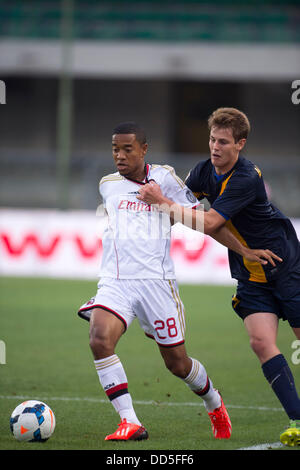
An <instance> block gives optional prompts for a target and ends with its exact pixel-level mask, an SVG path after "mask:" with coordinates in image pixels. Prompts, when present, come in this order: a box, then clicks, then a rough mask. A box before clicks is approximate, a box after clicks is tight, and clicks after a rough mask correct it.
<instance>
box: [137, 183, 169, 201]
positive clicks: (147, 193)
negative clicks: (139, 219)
mask: <svg viewBox="0 0 300 470" xmlns="http://www.w3.org/2000/svg"><path fill="white" fill-rule="evenodd" d="M139 193H140V195H139V196H137V199H139V200H140V201H143V202H146V203H147V204H162V203H163V194H162V192H161V189H160V187H159V185H158V184H157V183H155V182H154V181H150V182H149V183H147V184H144V185H143V186H142V187H141V188H140V189H139Z"/></svg>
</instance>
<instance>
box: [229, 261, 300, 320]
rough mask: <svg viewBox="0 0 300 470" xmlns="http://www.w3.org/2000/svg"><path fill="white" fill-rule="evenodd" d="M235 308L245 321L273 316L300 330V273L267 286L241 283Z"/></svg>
mask: <svg viewBox="0 0 300 470" xmlns="http://www.w3.org/2000/svg"><path fill="white" fill-rule="evenodd" d="M232 307H233V309H234V311H235V312H236V313H237V314H238V315H239V317H241V318H242V319H243V320H244V319H245V318H246V317H247V316H248V315H251V314H252V313H258V312H269V313H275V314H276V315H277V316H278V318H281V319H283V320H287V321H288V322H289V324H290V326H291V327H293V328H300V269H297V270H296V271H293V272H290V273H287V274H285V275H284V276H283V278H282V279H277V280H275V281H272V282H268V283H266V284H264V283H260V282H251V281H238V285H237V292H236V295H234V296H233V297H232Z"/></svg>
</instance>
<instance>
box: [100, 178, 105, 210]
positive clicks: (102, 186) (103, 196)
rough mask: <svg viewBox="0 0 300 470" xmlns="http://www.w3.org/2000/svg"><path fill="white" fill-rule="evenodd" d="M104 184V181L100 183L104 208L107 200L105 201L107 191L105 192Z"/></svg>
mask: <svg viewBox="0 0 300 470" xmlns="http://www.w3.org/2000/svg"><path fill="white" fill-rule="evenodd" d="M104 186H105V185H104V183H103V182H102V180H101V181H100V182H99V194H100V198H101V200H102V203H103V205H104V207H105V206H106V200H105V191H104Z"/></svg>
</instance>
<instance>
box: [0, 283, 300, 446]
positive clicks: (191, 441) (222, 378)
mask: <svg viewBox="0 0 300 470" xmlns="http://www.w3.org/2000/svg"><path fill="white" fill-rule="evenodd" d="M95 292H96V281H95V282H89V281H66V280H49V279H29V278H26V279H21V278H4V277H2V278H0V298H1V300H0V309H1V315H0V340H2V341H4V342H5V345H6V363H5V364H0V449H6V450H9V449H22V450H23V449H30V450H32V449H39V450H40V449H47V450H52V449H56V450H68V449H76V450H81V449H86V450H88V449H95V450H96V449H98V450H109V451H110V450H129V449H130V450H137V449H139V450H149V449H150V450H154V449H155V450H218V449H222V450H226V449H228V450H231V449H239V448H244V447H249V446H254V445H258V444H262V443H274V442H278V441H279V434H280V432H281V431H282V430H283V429H284V427H285V426H286V425H287V419H286V416H285V413H284V412H283V410H282V409H281V407H280V404H279V402H278V401H277V399H276V397H275V396H274V395H273V392H272V391H271V390H270V387H269V385H268V384H267V383H266V381H265V379H264V377H263V374H262V372H261V369H260V366H259V363H258V361H257V359H256V357H255V356H254V354H253V352H252V351H251V350H250V346H249V342H248V337H247V333H246V331H245V330H244V326H243V324H242V322H241V320H240V319H239V318H238V317H237V316H236V315H235V313H234V312H233V310H232V309H231V295H232V294H233V292H234V287H219V286H189V285H182V286H180V293H181V298H182V300H183V302H184V304H185V310H186V323H187V329H186V348H187V351H188V353H189V355H190V356H192V357H195V358H197V359H198V360H200V361H201V362H202V363H203V364H204V365H205V367H206V370H207V372H208V374H209V375H210V377H211V378H212V380H213V383H214V386H215V387H216V388H218V389H219V390H220V391H221V392H222V395H223V398H224V401H225V403H226V405H227V406H228V412H229V414H230V417H231V420H232V426H233V433H232V437H231V439H230V440H225V441H224V440H222V441H220V440H216V439H214V438H213V435H212V432H211V428H210V422H209V418H208V416H207V413H206V411H205V409H204V407H203V405H202V400H201V399H200V398H198V397H197V396H196V395H194V394H193V393H192V392H191V391H190V390H189V389H188V387H187V386H186V385H185V384H184V383H183V382H182V381H181V380H180V379H178V378H176V377H174V376H172V375H171V373H170V372H169V371H168V370H167V369H166V368H165V366H164V364H163V361H162V359H161V357H160V354H159V350H158V348H157V346H156V344H155V342H154V341H153V340H151V339H148V338H147V337H146V336H145V335H144V333H143V332H142V330H141V329H140V327H139V324H138V322H137V321H136V322H134V323H133V324H132V325H131V327H130V328H129V330H128V331H127V333H126V334H125V335H124V336H123V337H122V338H121V341H120V343H119V345H118V347H117V350H116V353H117V354H118V355H119V357H120V359H121V361H122V362H123V365H124V367H125V370H126V373H127V377H128V383H129V391H130V392H131V395H132V398H133V402H134V405H135V409H136V411H137V414H138V416H139V418H140V420H141V421H142V422H143V424H144V425H145V426H146V428H147V430H148V432H149V436H150V438H149V440H147V441H142V442H123V443H116V442H105V441H104V437H105V436H106V434H109V433H111V432H113V431H115V429H116V427H117V424H118V422H119V417H118V415H117V414H116V413H115V411H114V409H113V407H112V406H111V404H110V403H109V402H108V399H107V398H106V395H105V394H104V392H103V390H102V389H101V388H100V385H99V382H98V377H97V374H96V371H95V369H94V364H93V358H92V355H91V352H90V349H89V345H88V323H87V322H85V321H83V320H81V319H80V318H79V317H78V316H77V313H76V312H77V308H78V307H79V306H80V305H81V304H82V303H84V302H85V301H86V300H88V299H89V298H90V297H91V296H93V295H94V294H95ZM294 339H295V338H294V336H293V333H292V331H291V329H290V328H289V326H288V324H287V323H286V322H281V323H280V328H279V341H278V344H279V347H280V348H281V351H282V353H283V354H285V356H286V358H287V359H288V361H289V363H290V365H291V369H292V371H293V373H294V375H295V378H296V381H297V384H298V388H300V382H299V376H300V374H299V370H300V369H299V368H300V365H293V364H292V363H291V356H292V353H293V349H292V347H291V344H292V342H293V341H294ZM26 398H28V399H39V400H43V401H45V402H46V403H47V404H48V405H49V406H50V407H51V408H52V409H53V411H54V413H55V416H56V429H55V432H54V434H53V436H52V437H51V439H49V440H48V441H47V442H45V443H43V444H37V443H20V442H17V441H16V440H15V439H14V438H13V436H12V434H11V433H10V429H9V418H10V414H11V412H12V410H13V409H14V408H15V407H16V406H17V405H18V404H19V403H20V402H22V401H24V399H26Z"/></svg>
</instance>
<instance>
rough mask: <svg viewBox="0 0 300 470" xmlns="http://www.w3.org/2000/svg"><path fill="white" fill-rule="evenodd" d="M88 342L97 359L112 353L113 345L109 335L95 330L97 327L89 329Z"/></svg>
mask: <svg viewBox="0 0 300 470" xmlns="http://www.w3.org/2000/svg"><path fill="white" fill-rule="evenodd" d="M89 344H90V348H91V350H92V352H93V354H94V356H95V357H96V356H97V358H98V359H100V358H101V357H108V356H110V355H112V354H113V351H114V345H113V344H112V341H111V340H110V338H109V337H107V336H105V335H103V334H101V333H100V332H99V331H97V329H91V331H90V339H89Z"/></svg>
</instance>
